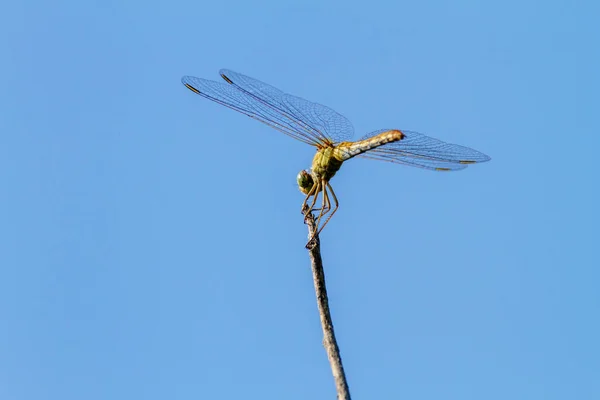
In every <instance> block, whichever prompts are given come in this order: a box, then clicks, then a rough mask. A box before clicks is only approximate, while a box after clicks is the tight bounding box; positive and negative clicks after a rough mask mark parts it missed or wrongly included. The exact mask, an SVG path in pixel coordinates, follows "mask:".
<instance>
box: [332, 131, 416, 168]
mask: <svg viewBox="0 0 600 400" xmlns="http://www.w3.org/2000/svg"><path fill="white" fill-rule="evenodd" d="M402 139H404V133H402V132H401V131H399V130H397V129H392V130H389V131H385V132H382V133H380V134H379V135H375V136H373V137H370V138H368V139H365V140H360V141H358V142H343V143H340V144H339V145H338V146H337V147H336V151H337V153H338V155H339V158H341V159H342V161H346V160H348V159H350V158H352V157H354V156H357V155H359V154H362V153H364V152H366V151H369V150H371V149H374V148H376V147H379V146H383V145H384V144H388V143H392V142H397V141H399V140H402Z"/></svg>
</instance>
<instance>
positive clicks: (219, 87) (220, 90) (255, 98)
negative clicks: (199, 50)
mask: <svg viewBox="0 0 600 400" xmlns="http://www.w3.org/2000/svg"><path fill="white" fill-rule="evenodd" d="M221 72H222V75H221V76H222V77H223V79H225V82H226V83H225V82H215V81H211V80H208V79H201V78H196V77H193V76H184V77H183V78H182V79H181V82H182V83H183V84H184V85H185V86H186V87H187V88H188V89H190V90H191V91H193V92H194V93H196V94H199V95H200V96H202V97H205V98H207V99H209V100H212V101H214V102H216V103H219V104H221V105H224V106H226V107H229V108H231V109H233V110H235V111H238V112H240V113H242V114H244V115H247V116H249V117H251V118H254V119H257V120H259V121H261V122H263V123H265V124H267V125H269V126H271V127H272V128H275V129H277V130H279V131H280V132H283V133H285V134H286V135H288V136H291V137H293V138H294V139H297V140H299V141H301V142H304V143H307V144H311V145H313V146H318V145H320V144H321V143H323V142H326V141H330V142H334V143H335V142H337V141H339V140H343V139H345V138H346V136H351V135H352V132H353V130H354V129H353V127H352V124H351V123H350V121H348V120H347V119H346V118H345V117H343V116H342V115H340V114H338V113H336V112H335V111H333V110H331V109H330V108H328V107H325V106H322V105H320V104H316V103H311V102H309V101H307V100H304V99H301V98H299V97H295V96H292V95H288V94H286V93H284V92H282V91H280V90H279V89H276V88H274V87H272V86H270V85H267V84H266V83H263V82H260V81H258V80H256V79H252V78H250V77H247V76H245V75H242V74H237V73H235V72H233V71H226V70H222V71H221ZM225 73H227V75H225ZM230 77H231V78H230ZM232 79H234V80H235V82H236V83H234V81H233V80H232ZM237 82H240V84H239V85H238V84H237ZM248 82H251V84H249V83H248Z"/></svg>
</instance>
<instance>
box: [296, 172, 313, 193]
mask: <svg viewBox="0 0 600 400" xmlns="http://www.w3.org/2000/svg"><path fill="white" fill-rule="evenodd" d="M296 181H297V182H298V189H300V191H301V192H302V193H304V194H308V193H309V192H310V190H311V189H312V187H313V185H314V184H315V181H314V180H313V178H312V176H311V174H309V173H308V171H306V170H302V171H300V172H299V173H298V176H297V177H296Z"/></svg>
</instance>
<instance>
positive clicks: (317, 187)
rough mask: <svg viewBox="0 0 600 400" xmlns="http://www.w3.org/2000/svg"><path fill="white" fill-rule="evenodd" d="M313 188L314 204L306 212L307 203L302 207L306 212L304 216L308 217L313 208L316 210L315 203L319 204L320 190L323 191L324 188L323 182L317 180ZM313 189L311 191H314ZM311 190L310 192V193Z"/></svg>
mask: <svg viewBox="0 0 600 400" xmlns="http://www.w3.org/2000/svg"><path fill="white" fill-rule="evenodd" d="M313 189H314V193H313V201H312V204H311V205H310V208H309V209H308V210H306V212H304V209H305V207H306V204H304V205H303V208H302V210H303V212H304V216H305V217H308V214H310V212H311V211H312V210H314V208H315V204H317V198H318V197H319V192H320V191H321V189H322V186H321V182H319V181H317V182H315V184H314V185H313ZM313 189H311V191H310V192H312V191H313ZM310 192H309V193H310Z"/></svg>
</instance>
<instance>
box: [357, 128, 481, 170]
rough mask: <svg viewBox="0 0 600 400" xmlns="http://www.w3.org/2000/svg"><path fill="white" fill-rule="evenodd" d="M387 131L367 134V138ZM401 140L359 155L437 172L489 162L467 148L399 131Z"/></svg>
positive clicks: (415, 133) (420, 134) (419, 134)
mask: <svg viewBox="0 0 600 400" xmlns="http://www.w3.org/2000/svg"><path fill="white" fill-rule="evenodd" d="M388 130H389V129H382V130H380V131H377V132H373V133H370V134H368V135H366V136H365V137H364V138H362V139H361V140H364V139H368V138H369V137H372V136H374V135H377V134H379V133H381V132H385V131H388ZM401 132H402V133H403V134H404V139H402V140H399V141H397V142H392V143H388V144H385V145H383V146H380V147H376V148H374V149H371V150H369V151H367V152H366V153H363V154H361V155H359V157H363V158H370V159H374V160H381V161H389V162H392V163H396V164H404V165H410V166H413V167H419V168H425V169H430V170H436V171H456V170H461V169H465V168H466V167H467V166H468V165H469V164H475V163H480V162H485V161H489V160H490V157H489V156H487V155H485V154H483V153H481V152H479V151H477V150H473V149H471V148H469V147H465V146H460V145H457V144H452V143H446V142H443V141H441V140H438V139H434V138H432V137H429V136H426V135H423V134H422V133H418V132H412V131H404V130H403V131H401Z"/></svg>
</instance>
